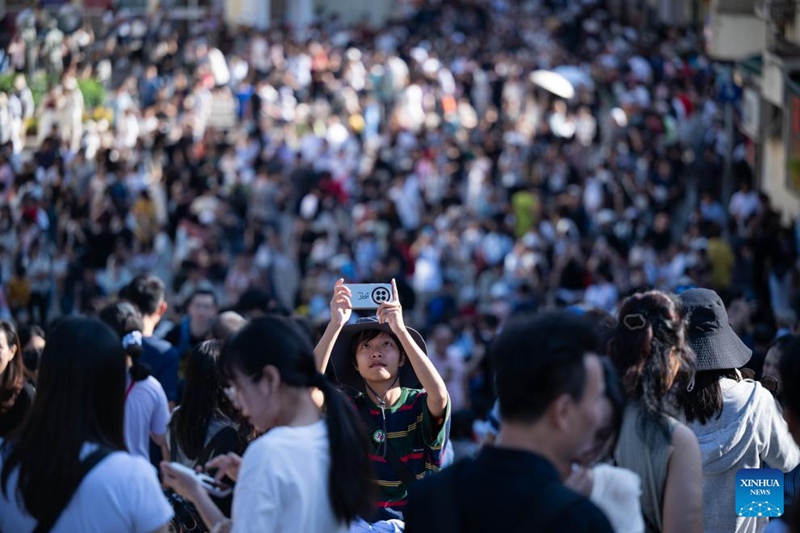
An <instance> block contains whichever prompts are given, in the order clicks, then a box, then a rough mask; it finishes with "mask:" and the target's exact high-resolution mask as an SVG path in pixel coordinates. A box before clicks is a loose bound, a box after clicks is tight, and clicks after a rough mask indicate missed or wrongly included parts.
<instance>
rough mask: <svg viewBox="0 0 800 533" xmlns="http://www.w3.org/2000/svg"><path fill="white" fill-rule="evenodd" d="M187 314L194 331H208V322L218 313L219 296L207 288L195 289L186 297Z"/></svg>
mask: <svg viewBox="0 0 800 533" xmlns="http://www.w3.org/2000/svg"><path fill="white" fill-rule="evenodd" d="M186 314H187V315H188V317H189V323H190V324H191V327H192V330H193V331H208V324H209V322H210V321H211V319H212V318H213V317H214V315H215V314H217V296H216V295H215V294H214V293H213V292H211V291H209V290H206V289H198V290H196V291H194V292H193V293H192V294H191V296H189V298H187V299H186Z"/></svg>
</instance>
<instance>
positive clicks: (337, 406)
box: [309, 373, 375, 524]
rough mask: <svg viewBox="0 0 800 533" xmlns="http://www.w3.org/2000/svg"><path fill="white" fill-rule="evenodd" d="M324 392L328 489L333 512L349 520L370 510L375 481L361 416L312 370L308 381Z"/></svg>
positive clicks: (344, 519) (342, 396)
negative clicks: (328, 470)
mask: <svg viewBox="0 0 800 533" xmlns="http://www.w3.org/2000/svg"><path fill="white" fill-rule="evenodd" d="M309 385H310V386H312V387H317V388H318V389H320V390H321V391H322V394H323V395H324V396H325V406H326V411H327V424H328V441H329V443H330V455H331V472H330V479H329V482H328V483H329V492H330V498H331V507H333V513H334V514H335V515H336V517H337V518H338V519H339V520H342V521H343V522H346V523H348V524H349V523H350V522H352V521H353V520H354V519H355V518H357V517H359V516H362V517H366V516H368V515H369V514H370V513H372V512H373V508H372V505H371V504H370V503H371V502H372V501H373V495H374V494H373V493H374V489H375V485H374V483H373V475H372V466H371V464H370V460H369V442H368V440H367V439H366V438H365V437H364V436H365V435H366V431H365V430H364V428H363V424H362V422H361V418H360V417H359V416H358V413H357V412H356V410H355V408H354V407H353V405H352V404H351V403H350V402H348V401H347V399H346V398H345V397H344V395H343V394H342V393H341V391H339V390H338V389H337V388H336V387H334V386H333V384H332V383H331V382H330V381H328V379H327V378H325V376H323V375H322V374H319V373H317V374H315V375H314V377H313V378H312V379H311V383H310V384H309Z"/></svg>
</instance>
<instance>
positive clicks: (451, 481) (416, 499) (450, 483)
mask: <svg viewBox="0 0 800 533" xmlns="http://www.w3.org/2000/svg"><path fill="white" fill-rule="evenodd" d="M471 464H472V460H471V459H464V460H461V461H458V462H456V463H454V464H453V465H451V466H449V467H447V468H445V469H443V470H441V471H440V472H437V473H436V474H435V475H432V476H426V477H424V478H423V479H421V480H419V481H417V482H416V483H414V485H413V486H412V487H411V488H410V489H409V491H408V498H409V499H408V502H409V506H411V507H415V506H419V507H426V506H428V505H436V506H438V503H437V502H439V498H438V497H437V495H441V494H449V493H450V492H452V491H453V488H452V487H454V486H455V483H456V480H455V478H456V476H457V475H458V474H459V473H460V472H462V471H463V470H465V469H468V468H469V467H470V465H471ZM443 491H444V492H443Z"/></svg>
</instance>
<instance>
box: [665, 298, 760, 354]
mask: <svg viewBox="0 0 800 533" xmlns="http://www.w3.org/2000/svg"><path fill="white" fill-rule="evenodd" d="M678 298H679V299H680V301H681V303H682V304H683V306H684V308H685V309H686V311H687V312H688V313H689V327H688V330H687V332H688V337H689V344H691V346H692V349H693V350H694V352H695V354H697V370H724V369H729V368H740V367H742V366H744V365H745V363H747V361H749V360H750V357H751V356H752V355H753V351H752V350H751V349H750V348H748V347H747V346H746V345H745V343H743V342H742V340H741V339H740V338H739V336H738V335H736V332H734V331H733V328H731V325H730V323H729V322H728V312H727V311H726V310H725V304H723V303H722V298H720V297H719V295H718V294H717V293H716V292H714V291H712V290H709V289H690V290H688V291H684V292H682V293H681V294H680V295H679V296H678Z"/></svg>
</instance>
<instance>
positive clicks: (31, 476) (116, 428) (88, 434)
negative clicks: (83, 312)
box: [0, 317, 125, 521]
mask: <svg viewBox="0 0 800 533" xmlns="http://www.w3.org/2000/svg"><path fill="white" fill-rule="evenodd" d="M124 405H125V353H124V350H123V348H122V345H121V344H120V342H119V336H118V335H117V334H116V333H115V332H114V331H113V330H112V329H111V328H109V327H108V326H107V325H106V324H103V323H102V322H100V321H99V320H96V319H90V318H79V317H68V318H64V319H61V320H59V321H57V322H56V323H55V324H54V325H53V327H52V329H51V330H50V331H49V332H48V342H47V344H46V345H45V347H44V351H43V352H42V359H41V364H40V368H39V381H38V386H37V389H36V397H35V399H34V401H33V405H32V407H31V411H30V413H29V415H28V418H27V419H26V420H25V422H23V424H22V426H21V427H20V428H19V430H18V431H17V432H16V433H15V434H13V435H12V436H11V437H10V438H9V440H8V441H6V444H5V445H6V446H7V448H6V450H4V451H7V452H8V455H7V456H6V460H5V461H4V462H3V469H2V474H1V475H0V479H1V480H2V481H1V482H0V485H2V490H3V491H4V494H5V491H6V489H7V486H8V479H9V476H10V475H11V473H12V472H13V471H14V470H16V469H17V468H19V481H18V483H17V487H19V489H18V491H19V492H18V494H17V495H16V496H20V497H21V498H22V501H23V502H24V504H25V508H26V509H27V511H28V512H29V513H30V514H31V515H33V516H34V517H35V518H36V519H37V520H40V521H41V520H42V519H45V518H47V517H49V516H52V515H53V514H54V513H55V512H56V510H57V509H60V508H61V507H62V506H66V504H67V502H68V500H69V498H70V497H71V496H72V490H73V489H74V486H72V484H73V483H74V480H75V479H77V478H78V476H79V472H80V470H81V466H80V462H79V457H80V455H79V454H80V450H81V448H82V446H83V445H84V443H86V442H97V443H100V444H102V445H105V446H107V447H109V448H111V449H112V450H124V449H125V440H124V436H123V416H124V410H125V407H124ZM54 443H55V444H54ZM5 496H6V498H8V497H14V495H10V494H5Z"/></svg>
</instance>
